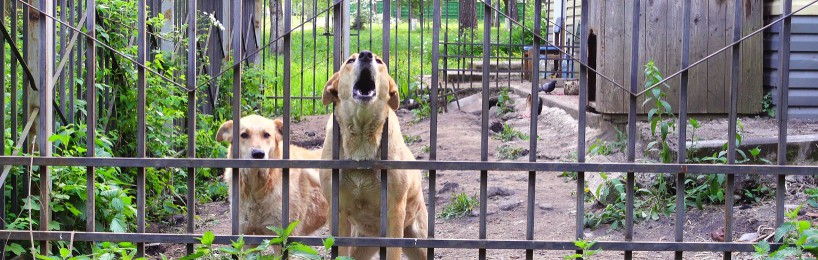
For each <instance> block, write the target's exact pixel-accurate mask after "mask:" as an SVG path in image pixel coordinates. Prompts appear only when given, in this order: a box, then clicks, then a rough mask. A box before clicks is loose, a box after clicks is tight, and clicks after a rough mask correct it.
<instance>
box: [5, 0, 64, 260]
mask: <svg viewBox="0 0 818 260" xmlns="http://www.w3.org/2000/svg"><path fill="white" fill-rule="evenodd" d="M53 6H54V1H53V0H40V6H39V7H40V10H42V11H43V12H45V13H39V14H38V16H39V21H38V23H39V25H38V26H39V27H40V30H39V33H40V35H39V36H40V46H39V47H40V50H41V53H40V55H41V56H40V59H42V60H41V61H40V64H39V70H40V78H39V79H37V80H38V81H39V83H38V85H39V86H40V88H39V95H40V96H39V99H40V114H39V116H40V118H39V119H38V120H39V121H40V127H39V129H38V130H39V132H38V133H37V142H38V144H39V146H40V156H41V157H50V156H51V148H52V146H51V141H49V140H48V137H49V136H51V133H53V132H54V131H53V130H54V125H53V122H54V121H53V119H54V117H53V113H54V105H53V104H54V103H52V102H53V100H54V89H53V88H50V87H46V86H52V82H54V76H53V75H54V74H53V73H54V37H53V36H54V20H52V19H49V18H47V17H46V16H45V15H52V16H53V13H52V12H53V11H54V8H53ZM44 14H45V15H44ZM3 87H5V86H3ZM39 173H40V230H42V231H47V230H48V226H49V223H50V222H51V206H50V205H49V203H48V202H50V201H51V199H50V198H49V196H50V194H51V169H50V168H49V167H47V166H43V167H39ZM50 252H51V248H50V243H49V242H48V241H42V242H41V243H40V253H41V254H44V255H48V254H49V253H50Z"/></svg>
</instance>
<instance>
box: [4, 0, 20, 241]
mask: <svg viewBox="0 0 818 260" xmlns="http://www.w3.org/2000/svg"><path fill="white" fill-rule="evenodd" d="M0 21H2V22H3V24H5V23H6V1H2V2H0ZM11 22H12V23H16V22H17V21H16V20H12V21H11ZM10 35H17V32H14V31H12V32H11V33H10ZM9 41H14V39H9ZM11 59H12V60H13V59H14V58H11ZM0 60H2V62H0V130H2V131H3V132H2V133H0V134H2V135H3V138H2V139H3V143H2V144H0V149H2V150H0V156H5V155H6V142H5V140H6V63H5V60H6V37H5V36H4V35H0ZM9 102H17V101H16V100H15V99H13V98H12V99H9ZM11 115H12V116H14V112H12V113H11ZM11 131H12V132H15V131H17V129H15V128H12V129H11ZM12 140H14V139H12ZM0 166H2V165H0ZM4 168H5V167H4ZM13 185H15V183H13V182H12V186H13ZM0 192H2V194H3V196H2V197H0V229H6V195H5V194H6V185H3V186H2V187H0ZM6 242H7V240H5V239H4V240H0V252H3V253H2V254H3V256H5V252H6Z"/></svg>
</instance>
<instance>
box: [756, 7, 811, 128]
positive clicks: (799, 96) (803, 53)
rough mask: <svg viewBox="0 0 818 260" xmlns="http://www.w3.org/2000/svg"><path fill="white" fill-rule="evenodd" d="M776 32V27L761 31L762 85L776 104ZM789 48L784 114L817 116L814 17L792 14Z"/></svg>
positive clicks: (777, 47)
mask: <svg viewBox="0 0 818 260" xmlns="http://www.w3.org/2000/svg"><path fill="white" fill-rule="evenodd" d="M775 18H776V17H767V19H766V20H767V21H772V20H773V19H775ZM779 32H780V28H779V26H773V27H771V28H769V29H767V31H765V32H764V88H765V89H768V90H770V91H771V92H772V95H773V103H776V105H777V101H778V89H777V87H778V83H779V82H778V80H779V77H780V74H779V73H780V72H779V70H778V68H779V66H780V62H779V60H778V59H779V57H778V55H779V54H778V49H779V48H780V46H781V45H780V42H779V40H778V37H779V34H778V33H779ZM790 51H791V52H790V72H789V78H790V92H789V108H788V111H789V112H788V114H789V116H790V118H805V119H818V16H793V20H792V38H791V41H790Z"/></svg>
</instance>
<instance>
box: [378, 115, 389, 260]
mask: <svg viewBox="0 0 818 260" xmlns="http://www.w3.org/2000/svg"><path fill="white" fill-rule="evenodd" d="M380 146H381V147H380V148H381V156H380V157H381V158H380V159H381V160H384V161H386V160H389V114H387V116H386V120H384V123H383V131H381V145H380ZM387 173H388V171H387V170H386V169H381V178H380V179H381V215H380V218H381V221H380V227H381V230H380V231H381V232H380V236H381V237H387V236H388V233H387V232H386V230H387V228H388V227H389V223H388V217H389V215H388V214H387V212H388V210H389V205H388V204H389V203H388V202H389V199H388V198H389V195H388V194H389V191H388V190H389V180H388V178H389V176H388V174H387ZM378 255H379V256H380V259H381V260H386V247H380V248H379V249H378Z"/></svg>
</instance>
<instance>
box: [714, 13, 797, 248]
mask: <svg viewBox="0 0 818 260" xmlns="http://www.w3.org/2000/svg"><path fill="white" fill-rule="evenodd" d="M743 4H744V1H743V0H736V3H735V5H736V9H735V10H734V12H735V25H734V26H733V41H734V42H735V41H738V40H739V39H740V38H741V27H742V22H741V19H742V15H741V14H742V11H743V10H744V8H743V6H744V5H743ZM781 44H782V45H784V44H786V43H783V42H782V43H781ZM732 51H733V52H732V54H733V55H732V62H733V63H732V71H731V72H730V76H731V77H732V81H731V82H730V108H729V111H730V119H729V121H730V123H729V124H728V128H729V129H728V138H727V164H735V163H736V148H737V147H736V145H737V143H736V121H737V120H738V119H737V115H736V114H737V113H738V111H737V109H738V108H737V106H738V83H739V82H738V80H739V66H741V60H740V54H741V43H739V44H738V45H735V46H733V48H732ZM734 181H735V174H728V175H727V180H726V182H727V189H726V190H725V192H724V225H725V227H724V242H732V241H733V190H734V188H735V187H734ZM731 258H732V255H731V253H730V252H724V259H731Z"/></svg>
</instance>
